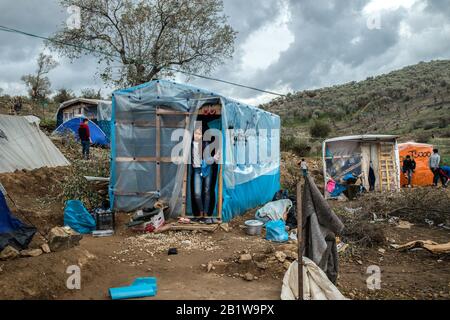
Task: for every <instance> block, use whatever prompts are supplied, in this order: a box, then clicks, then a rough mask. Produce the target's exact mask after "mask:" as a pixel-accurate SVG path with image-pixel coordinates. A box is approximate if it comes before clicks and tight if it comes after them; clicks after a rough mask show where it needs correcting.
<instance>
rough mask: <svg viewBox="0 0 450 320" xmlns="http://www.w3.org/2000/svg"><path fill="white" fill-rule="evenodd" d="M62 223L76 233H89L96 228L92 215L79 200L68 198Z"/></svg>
mask: <svg viewBox="0 0 450 320" xmlns="http://www.w3.org/2000/svg"><path fill="white" fill-rule="evenodd" d="M64 225H66V226H69V227H71V228H72V229H73V230H75V231H76V232H78V233H81V234H87V233H91V232H92V231H94V230H95V228H96V223H95V219H94V217H93V216H92V215H91V214H90V213H89V211H87V209H86V208H85V207H84V206H83V204H82V203H81V201H79V200H69V201H67V202H66V208H65V209H64Z"/></svg>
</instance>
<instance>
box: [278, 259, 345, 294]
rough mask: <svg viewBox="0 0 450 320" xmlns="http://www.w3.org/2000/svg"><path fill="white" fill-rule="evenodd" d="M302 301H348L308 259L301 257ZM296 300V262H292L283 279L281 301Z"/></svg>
mask: <svg viewBox="0 0 450 320" xmlns="http://www.w3.org/2000/svg"><path fill="white" fill-rule="evenodd" d="M303 265H304V266H303V299H304V300H348V299H347V298H345V297H344V296H343V295H342V293H341V292H339V290H338V288H336V286H335V285H334V284H333V283H332V282H331V281H330V280H328V278H327V276H326V275H325V273H324V272H323V271H322V270H321V269H320V268H319V267H318V266H317V265H316V264H315V263H314V262H313V261H311V260H310V259H308V258H305V257H303ZM297 298H298V262H297V261H294V262H293V263H292V264H291V266H290V267H289V269H288V270H287V272H286V274H285V275H284V278H283V287H282V288H281V300H297Z"/></svg>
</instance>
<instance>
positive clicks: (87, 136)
mask: <svg viewBox="0 0 450 320" xmlns="http://www.w3.org/2000/svg"><path fill="white" fill-rule="evenodd" d="M78 136H79V137H80V141H81V148H82V156H83V159H85V160H89V149H90V147H91V133H90V132H89V120H88V119H86V118H84V119H83V121H82V122H81V123H80V127H79V128H78Z"/></svg>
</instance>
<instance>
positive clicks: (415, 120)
mask: <svg viewBox="0 0 450 320" xmlns="http://www.w3.org/2000/svg"><path fill="white" fill-rule="evenodd" d="M261 107H262V108H263V109H265V110H268V111H270V112H274V113H277V114H279V115H280V116H281V117H282V121H283V134H282V137H283V138H282V139H283V140H284V141H282V144H283V145H284V146H290V147H289V148H290V149H291V150H292V151H296V153H299V152H298V151H299V150H303V152H300V153H303V154H304V155H306V154H308V153H309V152H310V151H312V153H313V154H318V153H319V150H320V143H321V141H323V139H324V138H326V137H331V136H341V135H351V134H397V135H399V136H401V138H400V141H409V140H415V141H417V142H424V143H431V144H435V145H436V146H438V147H440V148H441V149H445V150H449V149H450V146H449V144H450V142H449V141H450V60H439V61H431V62H426V63H425V62H421V63H419V64H417V65H413V66H409V67H405V68H403V69H401V70H398V71H393V72H391V73H388V74H384V75H381V76H377V77H369V78H367V79H366V80H364V81H361V82H350V83H347V84H343V85H337V86H333V87H329V88H322V89H318V90H309V91H301V92H297V93H294V94H288V95H287V96H286V97H282V98H277V99H274V100H273V101H271V102H270V103H268V104H265V105H262V106H261ZM447 154H448V152H447Z"/></svg>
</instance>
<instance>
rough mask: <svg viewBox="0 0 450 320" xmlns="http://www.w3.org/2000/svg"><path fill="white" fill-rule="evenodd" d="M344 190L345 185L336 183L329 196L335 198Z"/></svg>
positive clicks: (345, 188)
mask: <svg viewBox="0 0 450 320" xmlns="http://www.w3.org/2000/svg"><path fill="white" fill-rule="evenodd" d="M345 190H347V187H346V186H343V185H342V184H339V183H336V186H335V187H334V190H333V192H332V193H331V194H330V196H331V197H333V198H337V197H339V196H340V195H341V194H342V192H344V191H345Z"/></svg>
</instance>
